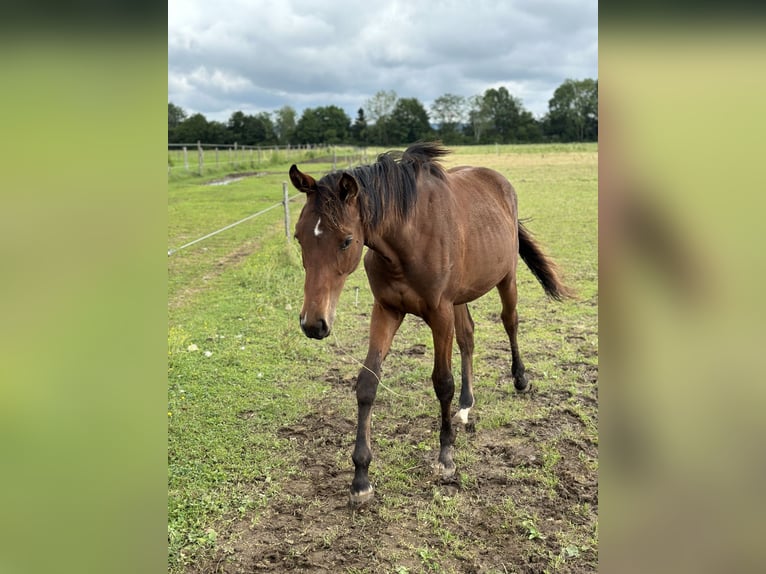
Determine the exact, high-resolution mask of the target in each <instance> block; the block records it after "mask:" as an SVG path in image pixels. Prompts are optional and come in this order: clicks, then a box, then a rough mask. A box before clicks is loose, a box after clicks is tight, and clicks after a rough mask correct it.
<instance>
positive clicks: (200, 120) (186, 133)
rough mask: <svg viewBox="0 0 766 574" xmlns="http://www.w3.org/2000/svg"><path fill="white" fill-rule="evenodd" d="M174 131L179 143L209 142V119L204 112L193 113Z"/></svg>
mask: <svg viewBox="0 0 766 574" xmlns="http://www.w3.org/2000/svg"><path fill="white" fill-rule="evenodd" d="M174 133H175V139H176V142H177V143H186V144H196V143H197V142H198V141H200V142H203V143H207V140H208V121H207V119H206V118H205V116H203V115H202V114H193V115H191V116H189V117H188V118H186V119H185V120H184V121H182V122H181V123H180V124H178V126H177V127H176V128H175V130H174Z"/></svg>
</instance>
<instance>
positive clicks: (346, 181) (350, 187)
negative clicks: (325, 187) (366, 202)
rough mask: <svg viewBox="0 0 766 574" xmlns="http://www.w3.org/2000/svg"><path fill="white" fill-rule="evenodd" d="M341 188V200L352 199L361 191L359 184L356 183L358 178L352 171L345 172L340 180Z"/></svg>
mask: <svg viewBox="0 0 766 574" xmlns="http://www.w3.org/2000/svg"><path fill="white" fill-rule="evenodd" d="M338 187H339V188H340V200H341V201H350V200H352V199H354V198H355V197H356V194H357V193H358V192H359V184H357V183H356V179H354V176H353V175H351V174H350V173H346V172H343V175H342V176H340V181H339V182H338Z"/></svg>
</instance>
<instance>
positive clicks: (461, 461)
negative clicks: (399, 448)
mask: <svg viewBox="0 0 766 574" xmlns="http://www.w3.org/2000/svg"><path fill="white" fill-rule="evenodd" d="M502 350H504V349H503V345H498V351H502ZM583 351H585V352H588V353H590V355H591V357H590V359H591V360H593V355H595V353H596V351H595V350H589V351H588V350H587V349H585V348H583ZM425 354H426V351H425V347H424V346H423V345H414V346H412V347H409V348H407V349H406V350H404V351H399V352H397V351H395V350H394V351H392V353H391V355H390V356H389V359H388V360H387V365H386V366H387V368H388V370H389V371H390V370H391V369H396V368H398V367H402V368H404V366H405V364H406V361H407V360H412V359H413V357H414V358H416V359H417V355H425ZM503 354H504V353H501V352H498V353H496V354H493V353H489V354H488V357H486V358H485V359H484V361H485V362H486V361H489V366H490V367H492V366H493V363H495V362H496V363H497V367H498V369H506V370H507V368H508V365H507V359H506V358H504V357H503V356H502V355H503ZM421 360H423V361H428V360H429V359H428V357H426V356H424V357H422V359H421ZM561 368H562V370H563V371H565V372H567V373H568V375H569V376H570V377H571V378H572V380H575V381H576V384H575V385H570V386H569V387H568V389H566V390H565V389H563V388H556V387H550V388H548V389H547V390H540V388H539V386H536V385H534V383H533V386H532V390H531V391H530V392H529V393H527V394H523V395H519V394H517V393H515V392H514V391H513V390H512V382H511V381H510V379H508V381H507V386H504V385H497V386H496V387H494V388H491V389H489V390H488V389H483V390H481V391H480V393H483V396H482V394H479V393H477V406H476V408H475V409H474V410H472V411H471V417H470V419H469V423H468V424H467V425H465V426H464V427H463V426H461V427H460V428H459V429H458V438H457V442H456V449H457V450H456V462H457V464H458V476H457V478H456V479H455V480H453V481H451V482H450V483H447V484H445V483H443V482H442V481H441V479H440V478H439V477H438V476H437V475H436V474H435V473H434V470H433V463H434V462H435V457H436V453H437V452H438V448H437V444H436V443H437V442H438V438H437V437H438V420H437V418H438V417H437V416H436V411H437V406H436V404H437V403H436V401H435V399H432V401H433V409H432V410H433V414H432V415H430V414H425V413H422V412H420V413H418V414H416V415H415V416H413V413H412V412H406V411H407V409H404V408H397V405H398V403H399V402H400V401H399V399H398V398H397V397H396V396H394V395H393V394H390V393H387V392H385V391H380V392H379V396H378V401H377V402H376V410H379V411H383V412H385V416H381V417H379V418H378V419H375V420H374V426H373V451H374V453H375V456H376V459H375V460H374V461H373V465H372V466H371V479H372V481H373V483H374V485H375V487H376V496H375V498H374V499H373V501H372V502H371V503H370V504H369V505H367V506H365V507H363V508H362V509H358V510H354V511H352V510H351V509H350V508H349V507H348V505H347V493H348V487H349V484H350V482H351V479H352V468H353V467H352V463H351V460H350V453H351V449H352V446H353V440H354V436H355V425H356V423H355V403H354V400H353V391H352V387H353V384H354V380H355V377H345V378H344V377H343V376H342V375H341V372H340V370H339V369H333V370H331V371H329V372H327V373H326V374H325V376H326V378H327V381H328V382H330V383H331V384H332V386H333V392H330V393H327V394H326V395H325V396H324V397H323V398H322V400H319V401H318V402H316V404H313V405H310V408H307V414H306V416H305V417H304V418H303V419H302V420H300V421H299V422H298V423H297V424H292V425H290V426H287V427H283V428H281V429H280V430H279V435H280V437H281V438H283V439H285V440H287V441H290V443H292V444H293V445H294V448H295V452H296V453H297V455H298V460H299V467H300V469H301V470H300V471H299V472H298V473H297V474H296V475H295V476H293V477H292V478H291V479H288V480H285V481H284V482H283V484H282V486H281V492H280V493H279V494H278V495H277V496H275V497H274V498H273V499H272V500H271V502H270V503H269V505H268V507H267V508H266V509H265V510H264V511H263V512H261V513H259V514H258V515H257V516H250V517H246V518H245V519H242V520H238V521H235V522H233V523H229V525H228V526H227V532H225V533H221V534H222V535H221V536H220V537H219V541H220V543H219V545H218V549H217V551H216V553H215V556H214V558H212V559H207V560H203V561H201V562H199V563H198V564H197V565H196V566H195V567H194V568H193V569H191V570H190V572H199V573H201V572H210V573H212V572H221V573H229V574H234V573H245V572H312V573H320V572H397V573H408V572H409V573H414V572H465V573H490V572H503V573H505V572H517V573H522V574H534V573H543V572H566V573H575V572H577V573H579V572H595V571H596V570H597V560H598V556H597V547H598V534H597V530H598V529H597V514H598V484H597V459H598V446H597V442H598V439H597V435H596V434H595V433H596V430H595V428H594V424H595V425H596V426H597V420H598V419H597V393H598V390H597V367H596V366H595V365H594V364H593V362H589V363H588V362H583V363H566V364H563V365H561ZM529 372H530V375H531V378H532V379H533V380H534V378H535V375H536V373H535V372H534V370H530V371H529ZM537 375H538V376H539V374H537ZM573 388H575V389H576V391H575V392H574V393H573V391H572V389H573ZM427 390H428V388H427V385H426V383H425V382H424V393H423V401H424V402H427V400H428V394H427V392H425V391H427ZM495 399H497V400H512V401H521V406H522V407H523V408H522V409H521V411H522V412H523V413H525V414H524V415H523V416H520V417H516V418H514V419H513V420H511V421H508V422H505V423H503V424H500V425H498V426H496V427H495V426H494V425H485V424H482V408H481V402H482V401H491V400H495ZM391 441H395V442H396V443H398V444H400V445H401V444H402V443H403V444H405V445H411V447H412V450H413V451H415V452H417V453H418V454H417V456H416V458H415V459H414V460H415V463H414V464H411V461H410V463H407V467H406V468H400V471H401V473H400V474H403V475H404V476H405V477H406V478H405V480H404V486H403V487H402V486H401V484H399V485H397V484H394V482H395V481H394V479H393V478H391V477H390V475H388V474H386V472H385V471H383V470H381V467H383V466H384V465H387V464H388V465H396V460H395V459H396V456H397V455H396V453H394V454H392V455H389V456H388V458H389V460H388V461H387V460H386V458H387V457H386V455H385V451H386V446H385V445H389V444H390V442H391ZM377 442H382V443H383V444H384V446H380V445H378V444H377ZM430 443H433V449H431V448H430V447H429V446H428V445H430ZM381 451H383V456H380V455H381ZM461 455H462V456H461ZM387 477H388V478H387ZM386 480H388V481H389V483H388V484H387V482H386Z"/></svg>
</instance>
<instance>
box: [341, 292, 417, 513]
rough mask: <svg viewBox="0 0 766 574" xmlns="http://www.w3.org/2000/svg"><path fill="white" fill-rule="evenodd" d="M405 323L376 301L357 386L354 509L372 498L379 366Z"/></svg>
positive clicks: (397, 314)
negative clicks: (374, 410) (373, 423)
mask: <svg viewBox="0 0 766 574" xmlns="http://www.w3.org/2000/svg"><path fill="white" fill-rule="evenodd" d="M403 319H404V313H400V312H398V311H393V310H390V309H387V308H385V307H383V306H382V305H381V304H380V303H378V302H377V301H375V304H374V305H373V307H372V318H371V320H370V348H369V350H368V351H367V358H366V359H365V361H364V367H362V370H361V371H360V372H359V377H358V379H357V383H356V402H357V407H358V419H357V427H356V444H355V445H354V452H353V454H352V455H351V459H352V460H353V461H354V481H353V482H352V483H351V498H350V501H349V502H350V504H351V506H352V507H354V506H358V505H359V504H362V503H364V502H367V501H368V500H370V499H371V498H372V495H373V488H372V485H371V484H370V479H369V477H368V476H367V471H368V469H369V467H370V462H371V461H372V447H371V443H370V417H371V416H372V403H373V402H374V401H375V395H376V393H377V389H378V382H379V381H380V366H381V364H382V363H383V359H385V358H386V355H387V354H388V351H389V349H390V348H391V341H392V340H393V338H394V335H395V334H396V331H397V330H398V329H399V326H400V325H401V324H402V320H403Z"/></svg>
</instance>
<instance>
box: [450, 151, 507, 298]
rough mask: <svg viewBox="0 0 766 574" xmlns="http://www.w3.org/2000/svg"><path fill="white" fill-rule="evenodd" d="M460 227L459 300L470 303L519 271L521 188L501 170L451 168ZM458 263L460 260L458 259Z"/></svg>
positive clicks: (454, 199) (453, 192) (456, 214)
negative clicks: (519, 204)
mask: <svg viewBox="0 0 766 574" xmlns="http://www.w3.org/2000/svg"><path fill="white" fill-rule="evenodd" d="M447 180H448V185H449V189H450V193H451V195H452V197H453V201H454V205H455V208H456V209H455V211H454V217H455V228H456V229H458V228H459V229H460V230H461V231H460V236H461V238H462V241H461V244H462V245H461V249H460V252H461V253H460V254H459V257H458V260H459V267H460V273H459V276H460V287H459V288H458V291H459V292H460V295H459V296H458V297H457V299H458V301H459V302H462V301H463V300H464V301H470V300H471V299H474V298H476V297H479V296H481V295H483V294H484V293H486V292H487V291H489V290H490V289H492V288H493V287H494V286H495V285H497V283H498V282H499V281H500V280H501V279H503V277H505V276H506V275H508V274H509V273H515V270H516V262H517V255H518V217H517V203H516V192H515V190H514V189H513V186H512V185H511V183H510V182H509V181H508V179H507V178H506V177H505V176H503V175H502V174H501V173H499V172H497V171H495V170H492V169H489V168H484V167H471V166H460V167H456V168H452V169H450V170H449V171H448V177H447ZM456 263H457V262H456Z"/></svg>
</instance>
